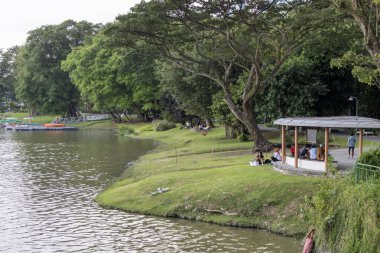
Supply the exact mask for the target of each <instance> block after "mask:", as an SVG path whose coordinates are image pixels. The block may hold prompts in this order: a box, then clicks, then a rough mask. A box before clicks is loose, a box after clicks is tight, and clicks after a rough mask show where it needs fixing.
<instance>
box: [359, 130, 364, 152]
mask: <svg viewBox="0 0 380 253" xmlns="http://www.w3.org/2000/svg"><path fill="white" fill-rule="evenodd" d="M362 153H363V129H362V128H361V129H359V156H361V155H362Z"/></svg>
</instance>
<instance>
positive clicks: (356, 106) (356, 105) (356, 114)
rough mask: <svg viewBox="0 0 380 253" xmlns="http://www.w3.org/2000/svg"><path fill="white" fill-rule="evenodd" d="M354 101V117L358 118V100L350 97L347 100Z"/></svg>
mask: <svg viewBox="0 0 380 253" xmlns="http://www.w3.org/2000/svg"><path fill="white" fill-rule="evenodd" d="M354 99H355V101H356V104H355V109H356V112H355V116H356V117H357V116H358V108H359V100H358V98H357V97H353V96H350V97H349V98H348V101H354Z"/></svg>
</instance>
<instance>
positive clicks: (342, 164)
mask: <svg viewBox="0 0 380 253" xmlns="http://www.w3.org/2000/svg"><path fill="white" fill-rule="evenodd" d="M329 153H330V155H331V156H332V157H334V161H337V162H338V169H339V170H346V171H347V170H351V169H352V168H353V167H354V166H355V163H356V160H357V159H358V153H359V150H358V149H356V150H355V155H354V158H349V157H348V150H347V149H330V152H329Z"/></svg>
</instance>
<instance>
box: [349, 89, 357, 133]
mask: <svg viewBox="0 0 380 253" xmlns="http://www.w3.org/2000/svg"><path fill="white" fill-rule="evenodd" d="M354 99H355V101H356V105H355V109H356V110H355V116H356V118H357V117H358V105H359V101H358V98H357V97H353V96H350V97H349V98H348V101H350V102H351V101H354ZM356 120H358V119H356ZM357 131H358V129H357V128H355V139H356V134H357Z"/></svg>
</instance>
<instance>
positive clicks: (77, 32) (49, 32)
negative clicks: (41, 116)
mask: <svg viewBox="0 0 380 253" xmlns="http://www.w3.org/2000/svg"><path fill="white" fill-rule="evenodd" d="M99 28H100V26H99V25H93V24H91V23H89V22H86V21H81V22H75V21H72V20H67V21H65V22H63V23H62V24H59V25H48V26H42V27H40V28H37V29H35V30H32V31H30V32H29V36H28V38H27V41H26V44H25V45H24V46H22V47H21V48H20V51H19V53H18V55H17V60H16V65H17V66H16V70H17V76H16V78H17V87H16V93H17V97H18V98H19V99H20V100H22V101H23V102H25V103H26V104H27V105H28V106H29V107H30V108H31V110H32V111H33V112H34V113H37V112H48V113H61V114H62V115H69V116H76V115H77V105H78V104H79V100H80V94H79V92H78V90H77V89H76V88H75V86H74V85H73V84H72V83H71V81H70V78H69V76H68V74H67V73H65V72H63V71H62V70H61V61H62V60H64V59H65V58H66V56H67V55H68V54H69V53H70V51H71V49H72V48H74V47H76V46H79V45H81V44H82V43H83V42H84V41H85V39H86V37H88V36H92V35H94V34H95V33H96V32H97V31H98V30H99Z"/></svg>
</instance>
